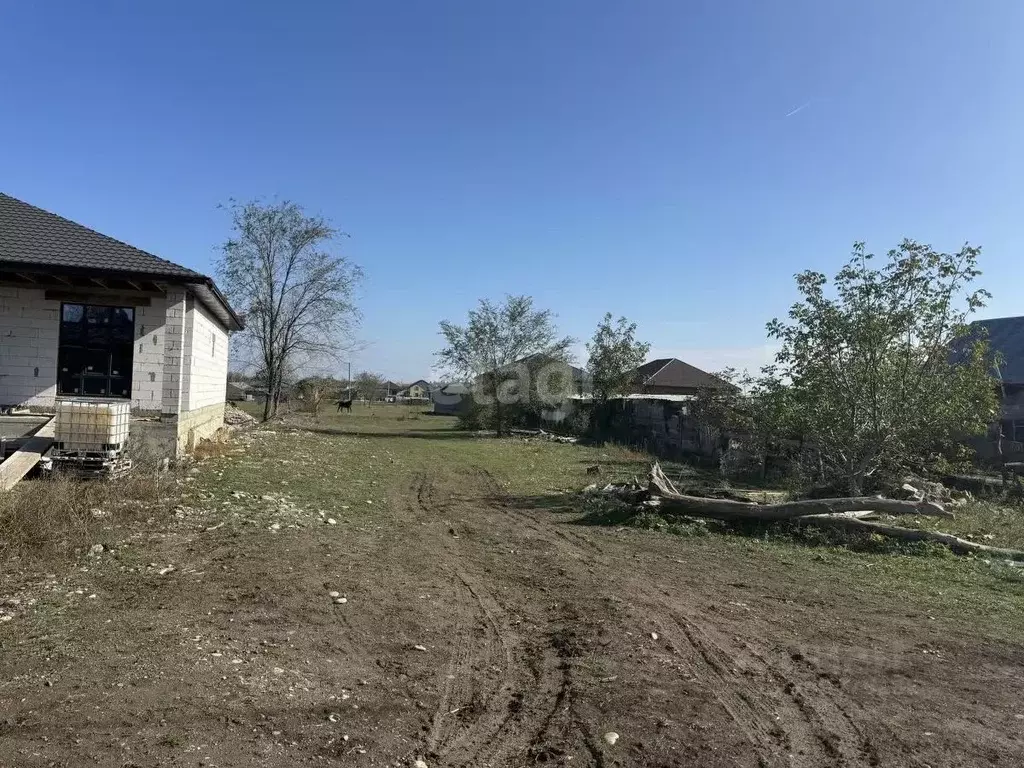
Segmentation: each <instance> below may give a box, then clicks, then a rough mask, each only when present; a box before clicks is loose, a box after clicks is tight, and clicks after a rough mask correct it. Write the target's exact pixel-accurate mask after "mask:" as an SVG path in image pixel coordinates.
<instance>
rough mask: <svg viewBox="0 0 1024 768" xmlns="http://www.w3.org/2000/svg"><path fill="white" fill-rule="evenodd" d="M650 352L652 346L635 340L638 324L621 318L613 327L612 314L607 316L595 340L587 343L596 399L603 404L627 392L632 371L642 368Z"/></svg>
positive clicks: (601, 323) (599, 326) (598, 328)
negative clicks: (613, 396) (612, 397)
mask: <svg viewBox="0 0 1024 768" xmlns="http://www.w3.org/2000/svg"><path fill="white" fill-rule="evenodd" d="M650 350H651V345H650V344H648V343H647V342H644V341H637V340H636V323H631V322H629V321H628V320H627V319H626V318H625V317H620V318H619V319H618V320H617V321H616V322H615V324H613V323H612V313H611V312H607V313H605V316H604V319H603V320H602V321H601V322H600V323H598V326H597V330H596V331H595V332H594V338H593V340H592V341H590V342H588V343H587V352H588V353H589V354H590V361H589V363H588V364H587V368H588V370H589V372H590V377H591V380H592V384H593V388H594V396H595V397H596V398H597V399H599V400H601V401H604V400H607V399H608V398H609V397H611V396H612V395H616V394H624V393H626V392H627V391H628V390H629V387H630V385H631V384H632V383H633V382H632V378H633V372H634V371H635V370H636V369H637V368H639V367H640V366H641V365H643V363H644V360H646V359H647V353H648V352H650Z"/></svg>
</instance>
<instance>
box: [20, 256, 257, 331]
mask: <svg viewBox="0 0 1024 768" xmlns="http://www.w3.org/2000/svg"><path fill="white" fill-rule="evenodd" d="M0 266H2V267H3V268H4V269H7V270H9V271H18V272H30V273H35V274H44V275H64V276H67V277H79V276H80V277H100V276H103V275H108V276H109V275H114V276H116V277H118V278H119V279H122V280H148V281H150V282H158V283H173V284H178V285H186V286H202V289H203V291H204V292H206V293H208V296H207V297H205V298H206V299H207V300H205V301H203V303H204V304H206V305H207V307H208V309H210V311H212V312H214V314H216V315H217V316H218V317H219V318H220V319H221V321H222V322H223V324H224V327H225V328H227V329H228V330H229V331H241V330H243V329H244V328H245V323H244V322H243V321H242V318H240V317H239V316H238V314H237V313H236V312H235V310H234V309H232V307H231V304H230V303H228V300H227V298H226V297H225V296H224V294H223V293H221V291H220V289H219V288H218V287H217V285H216V283H214V282H213V279H212V278H209V277H207V276H206V275H203V274H200V273H199V272H193V271H191V270H188V271H184V272H183V273H182V274H173V273H170V274H166V273H164V274H162V273H159V272H145V271H138V270H118V269H104V268H102V267H72V266H57V267H46V266H44V265H41V264H34V263H32V262H20V261H8V260H4V261H0ZM196 293H197V294H198V293H200V291H196ZM200 298H201V300H202V299H203V297H200Z"/></svg>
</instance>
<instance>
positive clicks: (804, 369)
mask: <svg viewBox="0 0 1024 768" xmlns="http://www.w3.org/2000/svg"><path fill="white" fill-rule="evenodd" d="M979 253H980V249H978V248H975V247H971V246H969V245H965V246H964V247H963V248H961V249H960V250H959V251H958V252H957V253H953V254H949V253H939V252H937V251H935V250H933V249H932V248H931V247H930V246H927V245H922V244H919V243H916V242H914V241H912V240H904V241H903V242H902V243H901V244H900V245H899V246H898V247H897V248H895V249H893V250H891V251H889V254H888V258H887V260H886V261H885V262H884V263H883V264H881V265H880V266H878V267H875V266H874V264H875V262H874V256H873V255H872V254H870V253H867V251H866V250H865V247H864V244H863V243H856V244H855V245H854V248H853V256H852V259H851V260H850V262H849V263H848V264H847V265H846V266H845V267H843V269H842V270H840V271H839V273H838V274H837V275H836V276H835V278H834V280H833V283H832V290H831V291H829V292H828V293H826V287H827V284H828V281H827V279H826V277H825V275H823V274H821V273H819V272H812V271H808V272H802V273H800V274H799V275H797V278H796V282H797V288H798V290H799V292H800V296H801V298H800V300H799V301H798V302H797V303H795V304H794V305H793V306H792V308H791V309H790V311H789V320H788V322H783V321H781V320H778V319H776V320H773V321H772V322H770V323H769V324H768V333H769V336H770V337H772V338H774V339H777V340H778V341H779V342H780V343H781V350H780V351H779V353H778V355H777V357H776V366H774V367H772V368H770V369H767V370H766V371H765V375H764V376H763V377H762V379H763V381H764V382H765V383H766V385H769V386H772V387H776V388H778V389H780V390H782V389H783V388H784V389H785V391H786V392H787V394H788V398H789V402H790V406H791V407H789V408H788V409H787V410H786V422H787V424H786V426H787V428H788V430H789V431H791V432H794V433H798V434H801V435H803V436H804V437H805V438H806V439H807V440H808V441H810V442H811V443H812V444H813V445H814V446H815V447H816V449H817V451H818V452H819V454H820V459H821V462H822V465H823V468H824V469H825V471H826V472H827V473H828V474H830V475H831V476H832V477H833V478H834V479H838V480H842V481H845V483H846V484H847V485H848V488H849V491H850V493H851V494H853V495H859V494H860V493H861V492H862V491H863V489H864V485H865V481H866V480H867V479H868V478H870V477H871V476H872V475H874V474H875V473H876V472H878V471H879V470H892V471H898V470H900V469H902V468H904V467H906V466H907V465H908V463H916V464H919V462H920V459H921V458H922V457H925V456H927V455H929V454H934V453H935V452H936V451H942V450H945V449H948V448H950V447H951V446H952V445H953V444H954V443H956V442H958V441H960V440H961V439H962V438H964V437H966V436H968V435H975V434H980V433H982V432H984V430H985V428H986V426H987V424H988V423H989V422H991V421H992V420H993V418H994V415H995V413H996V412H997V410H996V409H997V400H996V391H995V387H994V385H993V380H992V378H991V376H990V363H989V360H988V359H987V344H986V342H985V340H984V339H977V338H972V337H970V336H969V331H968V327H967V318H968V317H969V315H970V314H972V313H973V312H975V311H976V310H978V309H979V308H980V307H982V306H984V302H985V299H986V298H988V297H989V294H988V293H987V292H986V291H984V290H980V289H976V288H973V287H972V284H973V282H974V281H975V279H976V278H977V277H978V276H979V275H980V274H981V273H980V271H979V269H978V267H977V259H978V254H979ZM954 350H955V352H956V354H952V352H953V351H954Z"/></svg>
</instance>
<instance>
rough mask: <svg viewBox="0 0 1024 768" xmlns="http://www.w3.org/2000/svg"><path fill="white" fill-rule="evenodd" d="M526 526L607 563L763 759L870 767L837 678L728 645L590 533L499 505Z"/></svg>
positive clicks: (869, 748)
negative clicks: (825, 681) (799, 672)
mask: <svg viewBox="0 0 1024 768" xmlns="http://www.w3.org/2000/svg"><path fill="white" fill-rule="evenodd" d="M501 506H502V509H503V511H504V512H505V513H506V514H511V515H514V516H516V517H517V518H518V519H520V520H522V521H523V522H524V525H527V526H528V527H529V528H530V529H531V530H533V531H536V532H538V533H547V534H548V535H549V537H550V536H553V537H555V538H556V539H558V540H559V541H560V542H561V544H562V545H563V546H566V547H569V548H571V549H572V550H574V553H573V554H574V556H575V557H576V558H577V559H580V560H583V561H584V562H589V564H590V565H591V566H598V567H603V568H604V569H611V570H613V571H615V572H616V573H617V574H618V578H619V579H620V582H621V581H628V582H629V585H630V587H631V588H630V589H629V590H623V591H628V592H630V593H632V594H633V596H634V598H639V601H638V603H639V604H638V605H637V606H636V607H637V608H639V609H641V610H642V613H643V615H644V617H645V618H646V620H647V621H649V622H651V623H652V624H653V625H655V626H660V628H661V635H660V636H661V637H662V638H663V639H664V640H665V646H667V647H668V648H669V649H670V650H671V653H672V655H673V656H674V657H675V658H677V659H678V660H679V662H680V663H682V664H683V669H685V670H686V671H687V672H688V673H689V675H690V676H691V678H693V679H695V680H696V681H698V683H699V684H700V685H701V686H702V687H703V688H704V689H705V690H707V691H708V692H709V693H710V694H711V695H712V696H713V697H714V699H715V700H717V702H718V703H719V705H720V706H721V707H722V709H723V710H724V711H725V713H726V714H727V715H728V717H729V718H730V719H731V720H732V722H734V723H735V725H736V727H737V729H738V730H739V731H740V733H742V734H743V736H744V738H745V739H746V740H747V742H748V743H749V744H750V746H751V749H752V750H753V751H754V752H755V754H756V755H757V759H758V761H759V762H760V764H761V765H763V766H776V765H780V766H781V765H789V766H794V767H795V768H816V767H817V766H820V765H826V764H827V765H838V766H860V765H867V766H875V765H879V764H880V758H879V755H878V752H877V750H876V748H875V746H874V744H873V742H872V740H871V739H870V737H868V736H867V735H866V732H865V729H864V727H863V726H862V725H861V723H860V718H859V717H857V715H858V714H860V712H861V708H860V707H859V706H858V705H856V704H855V703H854V702H852V701H850V700H849V699H848V697H846V696H845V695H844V694H843V693H842V691H841V690H840V689H839V688H838V687H837V686H835V685H834V684H829V685H828V686H824V685H822V683H821V681H820V680H819V679H817V678H814V677H810V678H805V679H802V680H798V679H795V678H794V676H793V671H792V663H790V664H788V665H787V664H785V663H783V662H784V660H783V659H781V658H780V659H771V660H769V659H766V658H765V657H764V656H763V655H761V654H758V653H756V652H755V651H754V650H753V648H752V647H751V646H750V644H749V643H743V647H742V648H741V649H736V648H735V647H731V646H730V644H728V643H727V642H726V641H725V640H724V638H722V637H721V633H720V632H719V631H718V630H717V629H716V628H715V627H714V626H713V625H712V624H711V623H710V622H708V621H706V620H700V619H695V618H693V617H691V616H690V615H688V614H686V613H685V612H683V611H680V610H679V608H678V607H677V606H673V605H671V604H669V602H668V601H667V600H666V599H665V597H664V594H663V592H662V590H660V589H655V588H652V587H651V586H649V585H648V584H646V583H644V581H643V580H642V579H637V578H635V575H634V576H630V575H629V574H628V572H624V571H623V569H622V568H621V564H619V565H618V566H616V564H614V563H611V562H610V561H609V560H608V558H607V557H605V556H604V555H605V550H604V549H603V548H602V547H601V546H600V545H599V544H597V543H596V542H594V541H593V539H592V538H591V537H590V536H587V535H585V534H582V533H579V532H576V531H564V530H560V529H559V528H558V527H557V526H556V525H555V524H553V523H551V522H549V521H547V520H544V519H543V516H542V515H541V514H539V513H534V512H529V511H526V510H518V509H515V508H513V507H511V506H510V505H508V504H502V505H501Z"/></svg>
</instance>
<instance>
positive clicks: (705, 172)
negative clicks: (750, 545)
mask: <svg viewBox="0 0 1024 768" xmlns="http://www.w3.org/2000/svg"><path fill="white" fill-rule="evenodd" d="M0 19H2V21H0V51H3V58H4V61H5V66H4V67H2V68H0V109H2V110H3V120H0V190H3V191H5V192H7V193H9V194H12V195H14V196H15V197H20V198H22V199H24V200H27V201H29V202H31V203H33V204H36V205H39V206H42V207H44V208H47V209H50V210H53V211H55V212H57V213H60V214H62V215H64V216H67V217H69V218H72V219H75V220H77V221H80V222H82V223H84V224H87V225H89V226H92V227H94V228H96V229H98V230H100V231H102V232H105V233H107V234H110V235H113V236H115V237H118V238H119V239H122V240H125V241H127V242H130V243H132V244H134V245H137V246H139V247H141V248H144V249H146V250H150V251H152V252H155V253H157V254H159V255H161V256H164V257H165V258H168V259H172V260H174V261H177V262H180V263H183V264H186V265H188V266H190V267H193V268H196V269H199V270H202V271H205V272H210V271H212V269H213V266H212V264H213V260H214V259H215V258H216V255H217V248H218V245H219V244H220V243H221V242H223V241H224V239H225V238H226V237H227V236H228V233H229V230H228V220H227V216H226V215H225V213H224V211H223V210H219V209H218V208H217V205H218V203H223V202H226V201H228V200H229V199H230V198H238V199H248V198H252V197H263V198H273V197H275V196H276V197H280V198H287V199H291V200H294V201H296V202H299V203H300V204H302V205H304V206H306V207H307V208H308V209H309V210H311V211H314V212H318V213H322V214H325V215H327V216H328V217H330V218H331V219H332V220H333V221H334V223H335V224H336V225H337V226H338V227H340V228H341V229H343V230H345V231H346V232H348V233H349V234H350V235H351V238H350V239H349V240H347V241H345V243H344V248H345V251H346V252H347V254H348V255H349V256H351V257H352V258H353V259H354V260H355V261H356V262H358V263H359V264H360V265H362V266H363V268H364V269H365V271H366V282H365V284H364V286H363V288H362V291H361V294H362V295H361V305H362V309H363V313H364V321H363V327H362V330H361V338H362V339H363V340H364V341H365V342H366V347H365V349H364V350H363V351H362V352H360V353H359V354H358V355H357V356H355V358H354V359H353V367H354V368H355V369H363V368H367V369H371V370H377V371H379V372H381V373H384V374H386V375H388V376H392V377H396V378H403V379H414V378H418V377H420V376H427V375H428V374H429V373H430V370H429V369H430V366H431V364H432V353H433V351H434V350H436V349H437V347H438V345H439V339H438V336H437V323H438V321H439V320H440V319H442V318H449V319H461V318H464V317H465V313H466V310H467V309H469V308H470V307H471V306H472V305H473V304H474V302H475V301H476V300H477V299H478V298H481V297H493V298H500V297H501V296H502V295H503V294H504V293H528V294H531V295H533V296H534V297H535V298H536V300H537V302H538V304H539V305H540V306H543V307H548V308H551V309H553V310H555V311H556V312H557V313H558V316H559V323H560V327H561V328H562V329H563V331H564V332H566V333H570V334H572V335H574V336H577V337H580V338H581V339H585V338H587V337H589V336H590V335H591V334H592V333H593V329H594V326H595V325H596V323H597V321H598V320H599V319H600V317H601V315H602V314H603V313H604V312H605V311H611V312H614V313H615V314H625V315H627V316H628V317H630V318H631V319H633V320H635V321H637V322H638V323H639V325H640V333H641V335H642V336H643V337H644V338H646V339H648V340H649V341H651V342H652V344H653V347H654V349H653V351H652V352H653V353H654V354H658V355H677V356H680V357H683V358H684V359H686V360H688V361H690V362H692V363H694V364H696V365H699V366H702V367H706V368H709V369H717V368H721V367H723V366H725V365H740V366H742V365H751V364H756V363H759V362H761V361H762V360H763V359H764V358H765V357H766V355H767V352H766V348H765V334H764V323H765V321H767V320H768V319H770V318H771V317H772V316H774V315H778V314H782V313H784V312H785V311H786V309H787V307H788V305H789V303H790V302H791V301H792V299H793V298H794V291H793V280H792V275H793V274H794V273H795V272H797V271H799V270H801V269H805V268H815V269H820V270H822V271H825V272H827V273H830V274H831V273H833V272H834V271H836V270H837V269H838V268H839V267H840V266H841V264H842V263H843V261H845V258H846V256H847V254H848V252H849V248H850V245H851V243H852V242H853V241H854V240H858V239H863V240H866V241H868V245H869V247H870V248H871V249H873V250H875V251H878V252H882V251H884V250H887V249H888V248H889V247H891V246H893V245H895V244H896V243H897V242H898V241H899V239H900V238H902V237H903V236H908V237H913V238H916V239H918V240H922V241H925V242H929V243H932V244H933V245H934V246H936V247H938V248H942V249H945V250H949V249H955V248H957V247H959V245H960V244H962V243H963V242H964V241H967V240H969V241H970V242H972V243H975V244H979V245H982V246H983V248H984V250H983V254H982V268H983V269H984V270H985V276H984V278H983V280H984V284H985V285H986V286H987V287H989V288H990V289H991V290H992V292H993V293H994V299H993V301H992V303H991V304H990V306H989V308H987V309H986V311H985V315H986V316H1000V315H1011V314H1021V313H1022V312H1024V300H1022V297H1024V290H1022V289H1024V277H1022V275H1024V269H1022V266H1021V265H1022V264H1024V260H1022V259H1021V258H1020V254H1021V252H1022V246H1024V190H1022V184H1024V148H1022V145H1024V85H1022V83H1024V46H1021V45H1020V44H1019V33H1020V30H1021V28H1022V21H1024V4H1021V3H1019V2H1016V0H1003V1H999V0H985V1H983V2H970V3H969V2H952V1H950V2H941V3H937V2H924V1H923V0H922V1H921V2H910V1H901V2H876V1H871V2H858V3H853V2H845V3H824V2H819V1H818V0H805V1H797V0H786V1H785V2H780V3H764V2H754V1H753V0H750V1H749V2H715V1H714V0H708V1H706V2H683V1H682V0H638V1H637V2H627V1H626V0H619V1H618V2H607V1H605V0H571V1H570V0H565V1H561V0H549V1H548V2H539V1H538V2H529V1H528V2H521V1H520V2H498V1H497V0H488V1H487V2H466V1H465V0H432V2H417V1H413V0H409V1H408V2H380V1H373V2H371V1H370V0H365V1H364V2H331V3H327V2H324V3H303V2H296V3H291V4H284V3H280V2H273V3H271V2H255V1H254V2H244V3H243V2H236V3H230V2H216V3H201V4H200V3H193V2H175V3H161V4H154V3H137V2H123V3H111V2H96V3H79V2H50V3H14V2H7V3H5V4H4V5H3V10H2V17H0ZM801 107H802V108H801ZM794 110H798V111H796V112H795V113H793V114H790V113H791V112H793V111H794ZM787 115H789V116H788V117H787Z"/></svg>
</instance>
